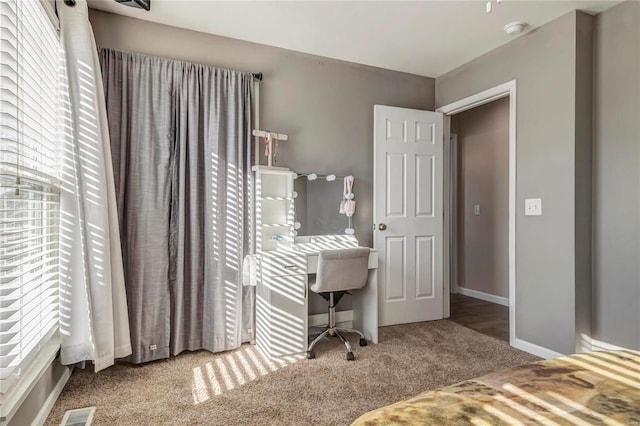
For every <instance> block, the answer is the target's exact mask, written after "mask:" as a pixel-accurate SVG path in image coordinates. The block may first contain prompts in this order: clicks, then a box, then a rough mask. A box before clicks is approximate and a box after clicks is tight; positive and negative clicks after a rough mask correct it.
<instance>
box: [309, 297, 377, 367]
mask: <svg viewBox="0 0 640 426" xmlns="http://www.w3.org/2000/svg"><path fill="white" fill-rule="evenodd" d="M330 296H331V297H330V302H329V303H330V304H329V325H328V326H327V328H326V329H325V330H324V331H323V332H322V333H320V335H318V336H317V337H316V338H315V339H313V341H312V342H311V343H310V344H309V347H308V348H307V358H308V359H313V358H315V357H316V354H315V352H313V347H314V346H315V345H316V343H318V342H319V341H320V340H322V339H323V338H325V337H327V336H334V337H337V338H339V339H340V340H342V343H344V346H345V347H346V348H347V360H349V361H353V360H354V359H355V356H354V355H353V348H352V347H351V343H349V340H347V338H346V337H344V335H343V333H355V334H357V335H359V336H360V342H359V343H360V346H367V340H366V339H365V338H364V334H363V333H362V332H361V331H359V330H356V329H353V328H342V327H336V324H335V317H336V316H335V311H336V308H335V305H334V303H333V294H331V295H330Z"/></svg>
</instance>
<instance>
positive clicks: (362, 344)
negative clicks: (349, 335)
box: [360, 338, 367, 346]
mask: <svg viewBox="0 0 640 426" xmlns="http://www.w3.org/2000/svg"><path fill="white" fill-rule="evenodd" d="M360 346H367V340H366V339H362V338H361V339H360Z"/></svg>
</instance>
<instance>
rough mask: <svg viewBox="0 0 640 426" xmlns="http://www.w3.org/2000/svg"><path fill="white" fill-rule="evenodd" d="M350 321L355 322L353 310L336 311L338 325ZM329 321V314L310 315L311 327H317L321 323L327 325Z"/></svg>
mask: <svg viewBox="0 0 640 426" xmlns="http://www.w3.org/2000/svg"><path fill="white" fill-rule="evenodd" d="M348 322H352V323H353V311H338V312H336V325H338V324H341V323H348ZM327 323H329V314H316V315H309V327H317V326H319V325H326V324H327ZM349 328H350V327H349Z"/></svg>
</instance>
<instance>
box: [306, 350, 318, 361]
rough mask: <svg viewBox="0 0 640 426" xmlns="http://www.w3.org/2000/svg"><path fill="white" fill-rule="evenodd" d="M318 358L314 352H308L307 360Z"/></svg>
mask: <svg viewBox="0 0 640 426" xmlns="http://www.w3.org/2000/svg"><path fill="white" fill-rule="evenodd" d="M315 357H316V353H315V352H314V351H307V359H314V358H315Z"/></svg>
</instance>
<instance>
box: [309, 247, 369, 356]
mask: <svg viewBox="0 0 640 426" xmlns="http://www.w3.org/2000/svg"><path fill="white" fill-rule="evenodd" d="M369 253H370V249H368V248H366V247H365V248H362V247H358V248H349V249H341V250H325V251H321V252H320V255H319V257H318V272H317V274H316V277H315V281H311V282H310V287H309V288H310V289H311V291H313V292H314V293H318V294H320V295H321V296H322V297H323V298H324V299H325V300H327V301H328V302H329V324H328V325H327V328H326V329H325V330H324V331H323V332H322V333H321V334H320V335H319V336H318V337H316V338H315V339H313V341H312V342H311V344H310V345H309V347H308V349H307V358H309V359H312V358H315V357H316V354H315V352H313V347H314V346H315V345H316V343H318V342H319V341H320V340H321V339H322V338H324V337H325V336H337V337H338V338H339V339H340V340H342V342H343V343H344V345H345V346H346V348H347V359H348V360H349V361H353V360H354V359H355V357H354V356H353V350H352V349H351V344H350V343H349V341H348V340H347V339H346V338H345V337H344V336H343V335H342V334H341V333H356V334H358V335H360V346H367V340H366V339H365V338H364V334H362V332H360V331H358V330H354V329H351V328H339V327H336V307H335V305H336V304H337V303H338V302H339V301H340V299H341V298H342V296H344V294H345V293H347V292H348V290H357V289H360V288H362V287H364V286H365V284H366V283H367V276H368V273H369V268H368V264H369Z"/></svg>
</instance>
